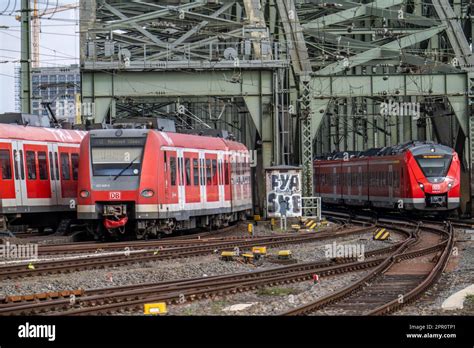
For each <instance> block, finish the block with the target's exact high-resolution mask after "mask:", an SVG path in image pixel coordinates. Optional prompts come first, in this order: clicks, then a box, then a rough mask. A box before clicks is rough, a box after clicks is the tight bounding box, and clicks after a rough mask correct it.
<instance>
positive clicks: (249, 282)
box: [0, 242, 404, 315]
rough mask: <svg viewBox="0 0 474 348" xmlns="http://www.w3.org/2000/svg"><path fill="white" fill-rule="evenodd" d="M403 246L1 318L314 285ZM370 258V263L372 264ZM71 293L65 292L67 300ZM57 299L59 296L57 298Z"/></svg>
mask: <svg viewBox="0 0 474 348" xmlns="http://www.w3.org/2000/svg"><path fill="white" fill-rule="evenodd" d="M403 243H404V242H399V243H397V244H394V245H391V246H389V247H385V248H381V249H378V250H373V251H370V252H368V253H366V258H369V260H364V261H355V260H354V259H345V260H331V261H327V262H306V263H301V264H294V265H289V266H280V267H276V268H272V269H267V270H261V271H253V272H243V273H238V274H230V275H220V276H212V277H205V278H194V279H184V280H174V281H166V282H159V283H147V284H137V285H129V286H120V287H113V288H102V289H94V290H86V291H83V290H78V291H76V292H74V293H75V294H77V295H78V296H77V297H76V298H75V300H74V301H71V298H50V297H48V296H47V295H45V294H37V295H36V296H35V295H26V296H22V297H7V298H4V299H2V301H1V302H3V303H2V304H0V315H25V314H43V313H48V314H51V313H54V314H60V315H86V314H110V313H115V312H122V311H125V310H133V309H136V308H140V307H141V306H142V305H143V304H144V303H147V302H153V301H166V302H168V303H183V302H186V301H193V300H199V299H202V298H208V297H211V296H215V295H223V294H232V293H236V292H243V291H250V290H254V289H257V288H261V287H265V286H274V285H277V284H288V283H292V282H299V281H305V280H309V279H311V277H312V275H313V274H314V273H315V272H317V273H318V275H320V276H321V277H326V276H331V275H336V274H343V273H347V272H353V271H359V270H364V269H369V268H373V267H376V266H378V265H380V264H381V263H382V262H384V260H385V258H383V257H382V258H374V257H376V256H378V255H383V254H387V253H390V252H392V251H393V250H395V249H398V248H399V247H400V246H401V245H402V244H403ZM370 258H372V259H370ZM70 293H71V292H67V293H66V295H69V294H70ZM55 295H56V294H55Z"/></svg>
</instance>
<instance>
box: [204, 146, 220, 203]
mask: <svg viewBox="0 0 474 348" xmlns="http://www.w3.org/2000/svg"><path fill="white" fill-rule="evenodd" d="M205 159H206V194H207V201H208V202H216V201H218V200H219V197H218V196H219V191H218V185H217V175H218V173H217V155H216V154H206V155H205Z"/></svg>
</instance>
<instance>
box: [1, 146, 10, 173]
mask: <svg viewBox="0 0 474 348" xmlns="http://www.w3.org/2000/svg"><path fill="white" fill-rule="evenodd" d="M0 163H1V165H0V166H1V167H2V179H3V180H10V179H11V178H12V162H11V158H10V150H0Z"/></svg>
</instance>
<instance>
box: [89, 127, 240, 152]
mask: <svg viewBox="0 0 474 348" xmlns="http://www.w3.org/2000/svg"><path fill="white" fill-rule="evenodd" d="M149 133H153V134H156V135H158V139H160V141H161V143H162V145H163V146H176V147H182V148H195V149H204V150H222V151H225V150H227V149H229V150H234V151H246V150H247V147H246V146H245V145H244V144H241V143H239V142H236V141H233V140H227V139H223V138H218V137H207V136H201V135H194V134H183V133H174V132H163V131H158V130H155V129H128V128H124V129H95V130H91V131H90V132H89V134H90V136H91V137H93V138H94V137H118V136H120V137H144V136H146V135H147V134H149ZM117 134H120V135H117Z"/></svg>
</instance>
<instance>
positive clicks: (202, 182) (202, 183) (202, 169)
mask: <svg viewBox="0 0 474 348" xmlns="http://www.w3.org/2000/svg"><path fill="white" fill-rule="evenodd" d="M199 189H200V193H201V195H200V196H201V209H204V208H205V207H206V202H207V189H206V158H205V155H204V152H202V151H199Z"/></svg>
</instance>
